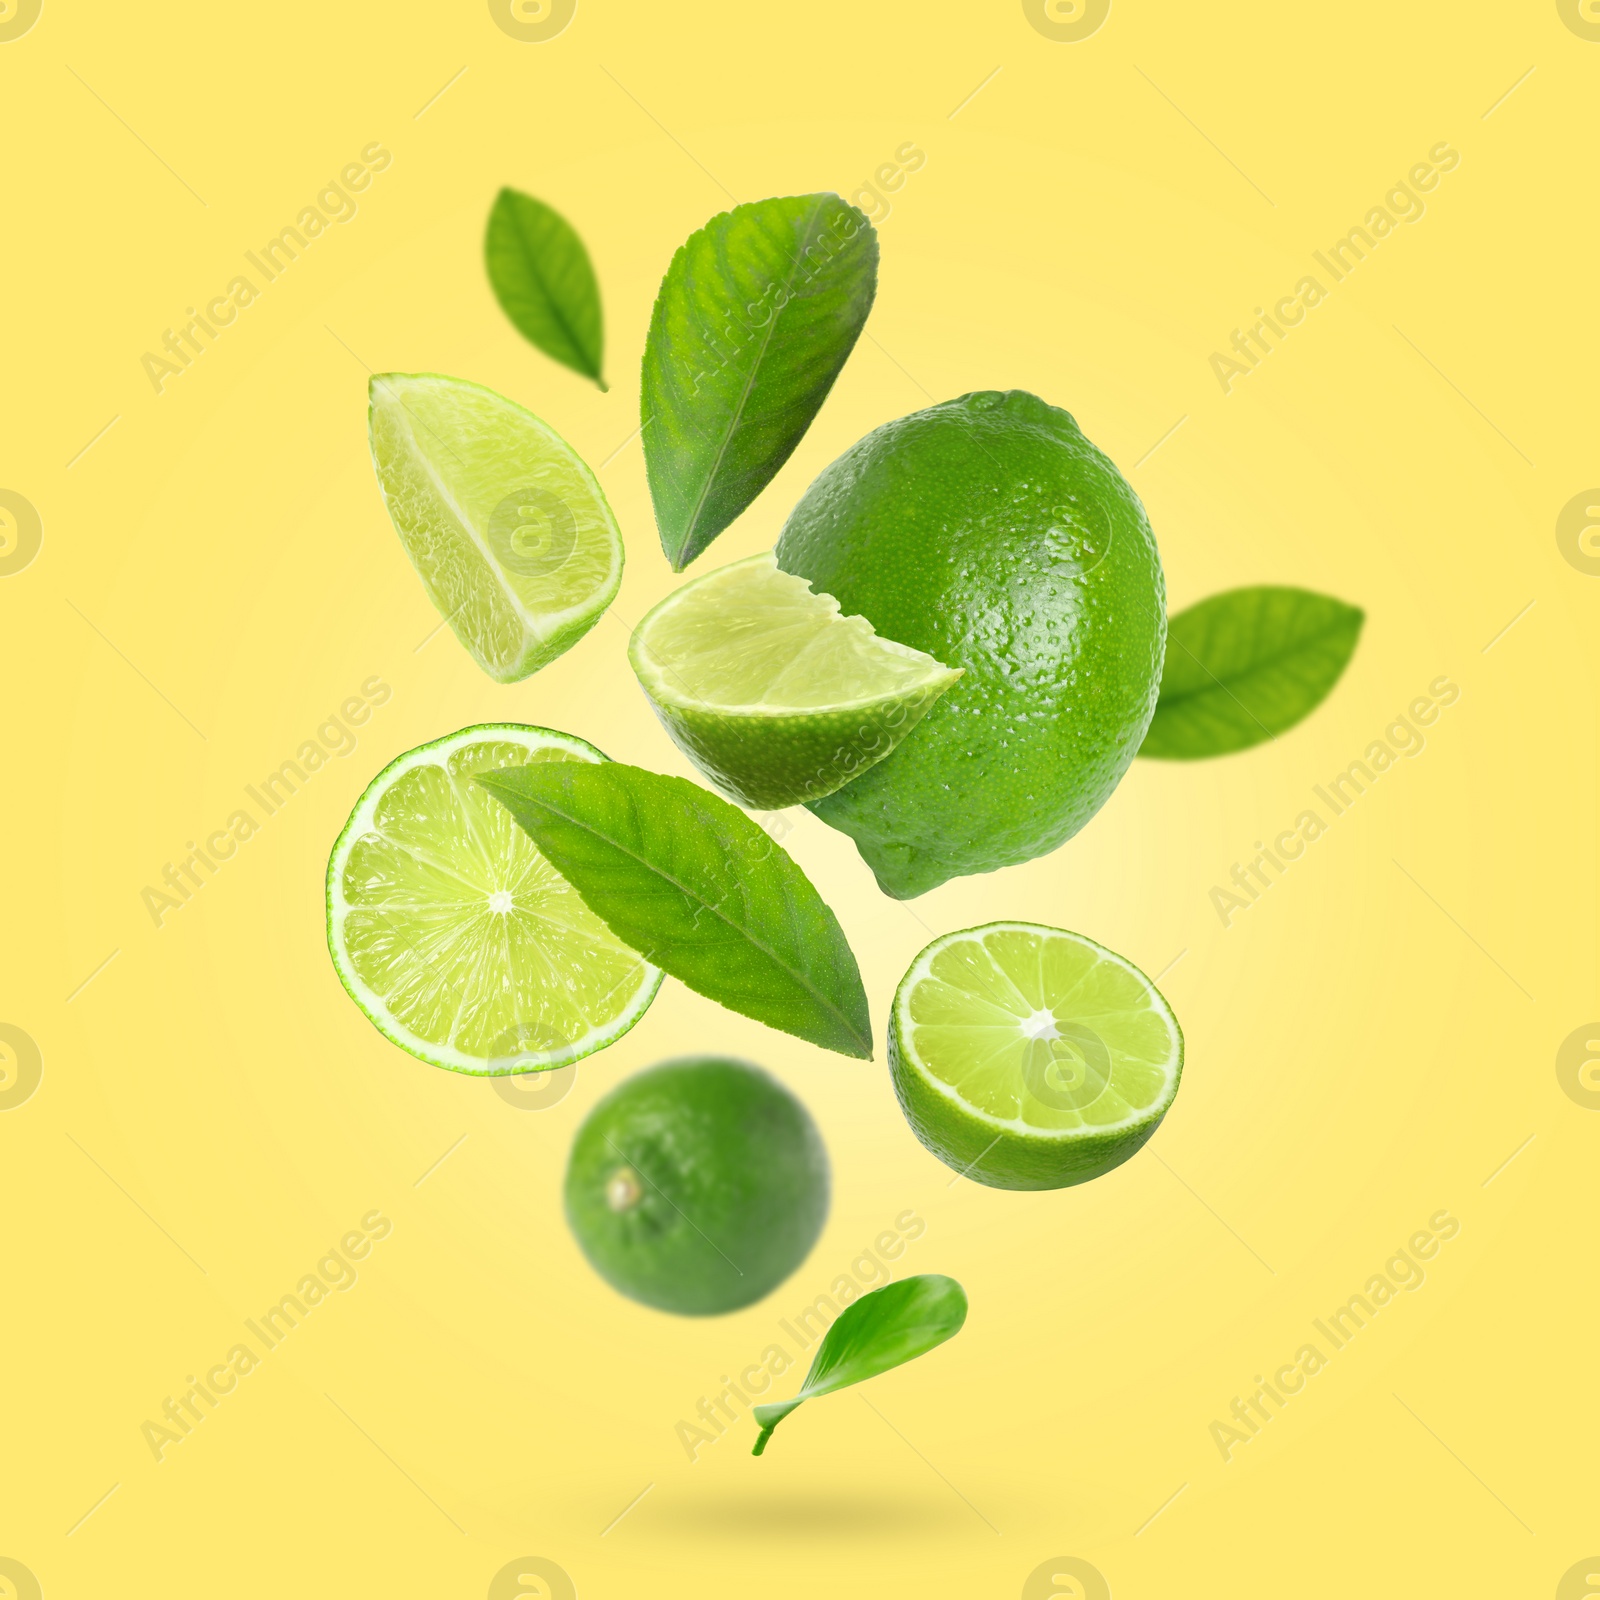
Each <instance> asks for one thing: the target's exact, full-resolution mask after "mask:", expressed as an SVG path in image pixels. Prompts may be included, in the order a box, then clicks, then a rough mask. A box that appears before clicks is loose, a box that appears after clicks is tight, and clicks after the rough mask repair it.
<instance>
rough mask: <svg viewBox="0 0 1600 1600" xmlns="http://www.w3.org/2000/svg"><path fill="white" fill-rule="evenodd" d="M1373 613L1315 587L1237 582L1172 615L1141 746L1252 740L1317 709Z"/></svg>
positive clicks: (1177, 755)
mask: <svg viewBox="0 0 1600 1600" xmlns="http://www.w3.org/2000/svg"><path fill="white" fill-rule="evenodd" d="M1365 617H1366V614H1365V612H1363V611H1362V610H1361V609H1360V608H1359V607H1358V606H1352V605H1346V604H1345V602H1344V601H1343V600H1335V599H1332V598H1331V597H1330V596H1328V595H1323V594H1313V593H1312V592H1311V591H1310V590H1309V589H1283V588H1271V587H1265V586H1263V587H1260V588H1253V589H1229V590H1226V591H1225V592H1224V593H1222V594H1214V595H1212V596H1211V597H1210V598H1209V599H1206V600H1202V601H1200V603H1199V604H1198V605H1193V606H1190V607H1189V609H1188V610H1187V611H1180V612H1179V613H1178V614H1177V615H1176V616H1175V617H1173V618H1172V619H1171V621H1170V622H1168V624H1167V659H1166V664H1165V666H1164V667H1163V668H1162V672H1161V696H1160V698H1159V699H1158V700H1157V702H1156V712H1155V716H1154V717H1153V718H1152V719H1151V722H1150V731H1149V732H1148V733H1147V734H1146V735H1145V740H1144V745H1143V746H1142V747H1141V749H1140V751H1139V754H1140V755H1142V756H1157V757H1160V758H1162V759H1165V760H1169V761H1198V760H1201V759H1203V758H1205V757H1207V756H1223V755H1228V754H1230V753H1231V752H1233V751H1235V750H1248V749H1249V748H1250V746H1251V745H1254V744H1260V743H1261V742H1262V740H1264V739H1273V738H1276V737H1277V736H1278V735H1279V734H1280V733H1282V732H1283V731H1284V730H1285V729H1286V728H1292V727H1293V726H1294V725H1295V723H1297V722H1299V721H1300V719H1301V718H1302V717H1305V716H1309V715H1310V713H1311V712H1312V711H1314V710H1315V709H1316V708H1317V707H1318V706H1319V705H1321V703H1322V702H1323V700H1324V699H1326V698H1327V695H1328V692H1329V690H1331V689H1332V688H1333V686H1334V684H1335V683H1337V682H1338V681H1339V675H1340V673H1342V672H1343V671H1344V669H1345V666H1346V665H1347V664H1348V662H1349V660H1350V657H1351V654H1352V653H1353V652H1354V650H1355V647H1356V639H1357V637H1358V636H1359V635H1360V633H1361V624H1362V622H1363V621H1364V620H1365Z"/></svg>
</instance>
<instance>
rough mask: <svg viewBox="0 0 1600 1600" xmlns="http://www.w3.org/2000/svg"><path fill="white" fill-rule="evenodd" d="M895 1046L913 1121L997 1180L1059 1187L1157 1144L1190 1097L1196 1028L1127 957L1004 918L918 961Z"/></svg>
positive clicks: (892, 1052)
mask: <svg viewBox="0 0 1600 1600" xmlns="http://www.w3.org/2000/svg"><path fill="white" fill-rule="evenodd" d="M888 1054H889V1063H890V1072H891V1075H892V1078H893V1081H894V1085H895V1092H896V1094H897V1095H898V1097H899V1099H900V1103H901V1106H902V1109H903V1110H904V1111H905V1114H906V1117H907V1120H908V1121H909V1122H910V1124H911V1126H912V1129H913V1131H914V1132H915V1133H916V1135H917V1137H918V1138H919V1139H920V1140H921V1141H922V1143H923V1144H924V1145H926V1146H927V1148H928V1149H930V1150H931V1151H932V1152H933V1153H934V1154H935V1155H937V1156H938V1157H939V1158H940V1159H941V1160H942V1161H944V1162H945V1163H946V1164H947V1165H949V1166H951V1167H953V1168H955V1170H956V1171H958V1172H962V1173H964V1174H965V1175H966V1176H968V1177H971V1178H973V1179H975V1180H976V1181H978V1182H982V1183H986V1184H990V1185H992V1186H994V1187H999V1188H1011V1189H1050V1188H1061V1187H1065V1186H1066V1185H1068V1184H1073V1183H1081V1182H1084V1181H1086V1180H1087V1179H1089V1178H1093V1177H1097V1176H1099V1175H1100V1174H1101V1173H1103V1172H1106V1171H1109V1170H1110V1169H1111V1168H1112V1167H1115V1166H1118V1165H1120V1164H1121V1163H1122V1162H1123V1161H1126V1160H1127V1159H1128V1157H1129V1156H1131V1155H1132V1154H1134V1152H1135V1151H1137V1150H1138V1149H1139V1148H1140V1147H1141V1146H1142V1145H1143V1144H1144V1143H1145V1142H1146V1140H1148V1139H1149V1138H1150V1136H1151V1135H1152V1134H1153V1133H1154V1132H1155V1130H1156V1127H1157V1126H1158V1125H1159V1124H1160V1122H1161V1120H1162V1118H1163V1117H1164V1116H1165V1115H1166V1112H1167V1110H1168V1109H1169V1107H1170V1106H1171V1104H1172V1101H1173V1097H1174V1096H1175V1095H1176V1093H1177V1089H1178V1083H1179V1080H1180V1078H1181V1076H1182V1071H1183V1034H1182V1031H1181V1029H1180V1028H1179V1026H1178V1022H1177V1019H1176V1017H1174V1016H1173V1014H1172V1010H1171V1008H1170V1007H1169V1006H1168V1005H1167V1003H1166V1001H1165V999H1163V997H1162V996H1161V994H1160V992H1159V991H1158V990H1157V989H1156V988H1155V986H1154V984H1152V983H1151V982H1150V980H1149V979H1148V978H1147V977H1146V976H1145V975H1144V974H1143V973H1142V972H1140V971H1139V969H1138V968H1137V967H1135V966H1134V965H1133V964H1132V963H1131V962H1129V961H1127V960H1126V959H1125V958H1124V957H1122V956H1119V955H1117V954H1116V953H1115V952H1114V951H1111V950H1107V949H1106V948H1105V947H1104V946H1102V945H1098V944H1096V943H1095V942H1094V941H1093V940H1090V939H1085V938H1083V937H1082V936H1081V935H1078V934H1071V933H1067V932H1065V931H1063V930H1060V929H1054V928H1048V927H1044V926H1042V925H1039V924H1033V923H1018V922H995V923H988V924H985V925H983V926H981V927H977V928H968V929H963V930H961V931H959V932H956V933H951V934H947V935H945V936H943V937H942V938H940V939H936V940H935V941H934V942H933V943H932V944H930V945H929V946H927V948H926V949H924V950H923V951H922V952H921V953H920V954H919V955H918V957H917V959H916V960H915V961H914V962H913V963H912V965H911V968H910V970H909V971H908V972H907V973H906V975H905V977H904V978H903V979H902V980H901V983H900V986H899V988H898V989H897V990H896V993H895V998H894V1003H893V1006H892V1008H891V1014H890V1026H889V1039H888ZM930 1058H931V1059H930Z"/></svg>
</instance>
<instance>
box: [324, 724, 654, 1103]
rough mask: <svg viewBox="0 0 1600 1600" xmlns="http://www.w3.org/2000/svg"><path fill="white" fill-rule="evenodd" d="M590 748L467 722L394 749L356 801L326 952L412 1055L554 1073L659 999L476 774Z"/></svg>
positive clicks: (467, 1067)
mask: <svg viewBox="0 0 1600 1600" xmlns="http://www.w3.org/2000/svg"><path fill="white" fill-rule="evenodd" d="M586 749H587V747H584V746H581V745H580V744H579V743H578V742H577V741H566V740H560V741H558V740H557V739H555V738H553V737H541V735H540V730H534V729H527V730H507V729H494V728H488V729H482V730H468V732H467V733H465V734H463V735H458V736H456V738H455V739H452V740H445V741H441V743H440V744H439V745H436V746H432V747H424V749H423V750H420V751H414V752H412V755H411V756H409V757H402V758H401V760H400V761H399V762H397V763H395V766H394V768H391V769H390V771H391V772H392V773H393V776H392V777H391V778H390V780H389V781H388V782H387V783H386V784H384V782H383V779H382V778H380V779H379V784H380V785H382V787H381V788H380V789H379V792H378V793H377V794H376V795H373V794H372V793H371V791H369V794H368V795H367V796H364V797H363V800H362V803H361V804H360V805H359V806H358V807H357V811H356V815H355V817H354V818H353V819H352V829H351V834H350V836H349V837H347V838H346V839H345V840H341V845H340V850H339V851H338V852H336V854H335V866H336V868H337V881H336V884H334V885H333V886H331V894H330V898H331V899H332V901H333V912H332V915H333V929H332V932H333V937H334V945H335V959H336V960H339V959H340V957H341V955H342V957H343V961H342V962H341V969H342V970H341V976H344V977H345V981H346V983H347V985H349V986H350V987H351V990H352V993H353V994H354V995H355V997H356V999H357V1001H358V1003H360V1004H361V1005H362V1006H363V1008H364V1009H367V1010H368V1014H369V1015H370V1016H372V1018H373V1020H374V1021H375V1022H377V1023H378V1025H379V1027H380V1028H382V1029H383V1030H384V1031H385V1032H386V1033H389V1034H390V1036H391V1037H393V1038H395V1039H396V1042H398V1043H401V1044H402V1045H404V1047H405V1048H407V1049H410V1050H412V1051H413V1053H414V1054H418V1055H422V1056H423V1057H424V1059H427V1060H431V1061H434V1062H436V1064H438V1065H442V1066H451V1067H455V1068H457V1069H458V1070H462V1071H469V1072H480V1073H501V1072H511V1071H529V1070H538V1069H542V1068H549V1067H553V1066H559V1065H561V1064H562V1063H564V1062H566V1061H570V1060H574V1059H576V1058H577V1057H578V1056H581V1055H585V1054H587V1053H588V1052H589V1051H590V1050H593V1049H596V1048H598V1047H599V1046H600V1045H601V1044H604V1043H608V1042H609V1041H610V1039H612V1038H614V1037H616V1036H617V1035H618V1034H620V1033H621V1032H624V1031H626V1029H627V1027H629V1026H631V1024H632V1022H633V1020H635V1019H636V1018H637V1016H638V1015H640V1014H642V1012H643V1010H644V1009H645V1007H646V1006H648V1004H649V1002H650V999H651V998H652V997H653V996H654V993H655V990H656V988H657V986H658V985H659V983H660V974H659V972H658V971H657V970H656V969H655V968H654V967H652V966H650V965H649V964H648V963H647V962H645V961H643V960H642V959H641V958H640V957H639V956H638V955H637V954H636V953H635V952H634V951H632V950H630V949H629V948H628V947H627V946H626V945H624V944H622V943H621V941H619V940H618V939H617V938H616V936H615V935H614V934H612V933H611V931H610V929H608V928H607V927H606V925H605V924H604V923H603V922H601V921H600V919H599V918H598V917H597V916H595V914H594V913H593V912H592V911H590V910H589V908H588V907H587V906H586V905H585V904H584V903H583V901H582V900H581V899H580V898H579V897H578V894H577V891H576V890H574V889H573V888H572V887H571V885H569V884H568V883H567V881H566V880H565V879H564V878H562V877H561V876H560V875H559V874H558V873H557V872H556V871H555V869H554V868H553V867H552V866H551V865H550V864H549V862H547V861H546V860H545V858H544V857H543V856H542V855H541V854H540V853H539V851H538V849H537V848H536V847H535V846H534V844H533V841H532V840H531V839H529V838H528V836H527V835H526V834H525V833H523V831H522V830H521V829H520V828H518V827H517V825H516V824H515V822H513V821H512V818H511V814H510V813H509V812H508V811H507V810H506V808H505V807H504V806H502V805H501V804H499V802H498V801H496V800H495V799H494V798H493V797H492V796H491V795H490V794H489V793H488V792H487V791H486V790H484V789H482V788H480V787H478V785H476V784H475V783H474V782H473V781H472V780H473V778H474V777H475V775H476V774H478V773H480V772H487V771H491V770H494V769H496V768H501V767H509V766H524V765H528V764H530V763H535V762H542V761H571V760H584V759H589V760H594V759H598V758H599V757H598V752H589V753H588V754H585V753H584V752H585V751H586ZM374 787H375V788H376V787H378V785H375V786H374ZM364 813H365V814H364ZM341 852H342V859H341ZM345 968H347V969H348V970H344V969H345Z"/></svg>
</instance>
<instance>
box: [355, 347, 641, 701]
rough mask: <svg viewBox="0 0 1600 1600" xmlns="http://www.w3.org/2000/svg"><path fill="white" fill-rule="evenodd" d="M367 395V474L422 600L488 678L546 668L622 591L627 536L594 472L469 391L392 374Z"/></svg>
mask: <svg viewBox="0 0 1600 1600" xmlns="http://www.w3.org/2000/svg"><path fill="white" fill-rule="evenodd" d="M369 394H370V402H371V403H370V407H369V411H368V432H369V437H370V440H371V444H372V464H373V466H374V467H375V468H376V469H377V473H378V483H379V486H380V487H381V488H382V490H383V498H384V502H385V504H386V505H387V506H388V508H389V515H390V517H391V518H392V519H393V520H394V525H395V529H396V531H397V532H398V533H399V535H400V542H401V543H402V544H403V545H404V546H405V547H406V554H407V555H408V556H410V557H411V564H412V565H413V566H414V567H415V568H416V569H417V572H418V573H419V574H420V576H421V578H422V582H423V586H424V587H425V588H426V589H427V591H428V598H429V599H431V600H432V601H433V603H434V604H435V605H436V606H437V607H438V608H439V612H440V614H441V615H442V616H443V617H444V619H445V621H446V622H448V623H449V624H450V626H451V628H453V629H454V630H455V635H456V637H457V638H458V639H459V640H460V641H461V642H462V644H464V645H465V646H466V647H467V649H468V650H469V651H471V652H472V656H473V659H474V660H475V661H476V662H477V663H478V665H479V666H480V667H482V668H483V670H484V671H485V672H487V673H488V674H489V676H490V677H491V678H493V679H495V680H496V681H497V682H499V683H514V682H515V681H516V680H517V679H518V678H525V677H527V676H528V674H529V673H530V672H536V671H537V670H538V669H539V668H540V667H542V666H545V665H547V664H548V663H549V662H551V661H554V660H555V658H556V657H557V656H558V655H560V654H561V653H562V651H564V650H567V649H570V648H571V647H572V646H573V645H574V644H576V643H577V642H578V640H579V639H581V638H582V637H583V636H584V634H586V633H587V632H588V631H589V629H590V628H592V627H593V626H594V624H595V622H596V620H597V619H598V618H599V616H600V613H601V612H602V611H604V610H605V608H606V607H607V606H608V605H610V604H611V602H612V600H613V599H614V598H615V597H616V593H617V586H618V584H620V583H621V582H622V535H621V534H620V533H619V532H618V531H617V524H616V519H615V518H614V517H613V516H612V515H611V508H610V507H609V506H608V505H607V504H606V500H605V496H604V495H603V494H602V493H601V492H600V485H599V484H598V483H596V482H595V478H594V474H593V473H592V472H590V470H589V469H588V468H587V467H586V466H585V465H584V464H583V462H582V461H581V460H580V459H579V458H578V455H577V453H576V452H575V451H574V450H573V448H572V447H571V445H569V444H567V443H566V441H565V440H564V439H562V438H561V437H560V435H558V434H557V433H556V432H555V431H554V430H553V429H551V428H548V427H546V426H545V424H544V423H542V422H541V421H540V420H539V419H538V418H537V417H536V416H534V415H533V414H532V412H529V411H524V410H523V409H522V407H521V406H519V405H513V404H512V403H511V401H509V400H505V399H502V398H501V396H499V395H497V394H495V393H494V392H493V391H492V390H490V389H483V388H480V387H479V386H478V385H477V384H475V383H464V382H462V380H461V379H459V378H441V377H437V376H434V375H432V374H421V375H418V376H407V375H406V374H404V373H395V372H391V373H385V374H384V375H383V376H381V377H376V378H374V379H373V380H372V383H371V386H370V390H369Z"/></svg>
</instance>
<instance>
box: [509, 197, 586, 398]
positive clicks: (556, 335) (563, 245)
mask: <svg viewBox="0 0 1600 1600" xmlns="http://www.w3.org/2000/svg"><path fill="white" fill-rule="evenodd" d="M483 258H484V264H485V265H486V266H487V267H488V269H489V285H490V287H491V288H492V289H493V290H494V297H495V299H496V300H498V301H499V302H500V308H501V310H503V311H504V312H505V314H506V315H507V316H508V317H510V318H511V320H512V322H513V323H514V324H515V326H516V329H517V332H518V333H520V334H521V335H522V337H523V338H524V339H526V340H527V341H528V342H529V343H530V344H535V345H537V346H538V347H539V348H540V349H541V350H543V351H544V353H545V354H546V355H547V356H550V357H552V358H553V359H554V360H556V361H559V362H561V364H562V365H563V366H567V367H571V368H572V370H573V371H574V372H581V373H582V374H583V375H584V377H586V378H593V379H594V381H595V382H596V383H598V384H599V385H600V387H601V389H602V390H603V389H604V388H605V386H606V384H605V379H604V378H602V377H601V376H600V355H601V350H602V347H603V340H604V335H603V329H602V327H601V317H600V285H599V284H598V283H597V282H596V281H595V275H594V267H593V265H592V264H591V263H590V261H589V252H588V251H587V250H585V249H584V247H583V240H581V239H580V238H579V237H578V235H577V234H576V233H575V232H574V231H573V228H572V224H571V223H570V222H568V221H567V219H566V218H565V217H563V216H562V215H561V214H560V213H559V212H557V211H553V210H552V209H551V208H550V207H549V206H547V205H546V204H545V203H544V201H542V200H535V199H534V198H533V196H532V195H528V194H519V193H518V192H517V191H516V190H515V189H502V190H501V191H500V193H499V195H498V196H497V197H496V198H495V202H494V208H493V210H491V211H490V213H489V228H488V232H487V233H486V234H485V235H484V240H483Z"/></svg>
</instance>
